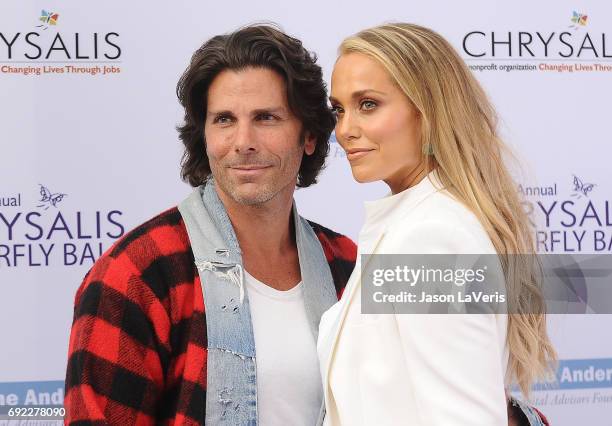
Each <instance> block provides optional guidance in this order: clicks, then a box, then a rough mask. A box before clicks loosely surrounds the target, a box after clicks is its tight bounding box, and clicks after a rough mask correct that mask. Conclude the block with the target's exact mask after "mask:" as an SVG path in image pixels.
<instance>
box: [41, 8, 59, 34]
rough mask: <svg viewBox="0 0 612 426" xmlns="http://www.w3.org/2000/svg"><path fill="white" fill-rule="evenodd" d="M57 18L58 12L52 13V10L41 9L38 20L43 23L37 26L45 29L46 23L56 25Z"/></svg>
mask: <svg viewBox="0 0 612 426" xmlns="http://www.w3.org/2000/svg"><path fill="white" fill-rule="evenodd" d="M58 18H59V14H57V13H54V12H47V11H46V10H44V9H43V10H42V12H41V13H40V18H38V20H39V21H41V22H43V24H41V25H37V26H36V27H37V28H40V27H44V28H43V30H46V29H47V28H49V27H48V25H57V20H58Z"/></svg>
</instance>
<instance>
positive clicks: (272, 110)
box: [251, 106, 287, 115]
mask: <svg viewBox="0 0 612 426" xmlns="http://www.w3.org/2000/svg"><path fill="white" fill-rule="evenodd" d="M284 112H287V109H286V108H285V107H282V106H275V107H270V108H257V109H255V110H253V111H251V115H259V114H281V113H284Z"/></svg>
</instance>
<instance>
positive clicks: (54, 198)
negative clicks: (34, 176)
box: [37, 183, 68, 210]
mask: <svg viewBox="0 0 612 426" xmlns="http://www.w3.org/2000/svg"><path fill="white" fill-rule="evenodd" d="M38 186H40V200H39V201H40V202H41V203H42V204H39V205H38V206H37V207H44V209H45V210H48V209H49V207H51V206H53V207H57V203H59V202H60V201H62V200H63V199H64V197H66V196H67V195H68V194H61V193H59V192H57V193H55V194H53V193H52V192H51V191H49V189H48V188H47V187H46V186H43V185H41V184H40V183H39V184H38Z"/></svg>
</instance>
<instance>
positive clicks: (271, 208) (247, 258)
mask: <svg viewBox="0 0 612 426" xmlns="http://www.w3.org/2000/svg"><path fill="white" fill-rule="evenodd" d="M294 191H295V187H288V188H286V189H285V190H284V191H281V192H280V193H278V194H277V195H276V196H275V197H274V198H273V199H271V200H270V201H268V202H266V203H263V204H259V205H256V206H248V205H244V204H239V203H237V202H236V201H235V200H234V199H232V198H231V197H229V196H227V195H226V194H224V193H223V191H218V194H219V198H221V201H222V202H223V204H224V206H225V209H226V211H227V215H228V216H229V219H230V221H231V223H232V225H233V227H234V231H235V233H236V238H237V239H238V244H239V245H240V249H241V251H242V261H243V264H244V268H245V269H246V270H247V271H248V272H249V273H250V274H251V275H252V276H254V277H255V278H256V279H258V280H259V281H261V282H263V283H265V284H266V285H268V286H270V287H272V288H275V289H277V290H281V291H283V290H289V289H291V288H293V287H294V286H295V285H296V284H297V283H299V282H300V281H301V274H300V263H299V259H298V252H297V247H296V244H295V238H294V235H295V230H294V229H293V227H292V226H291V223H290V220H291V208H292V206H293V192H294Z"/></svg>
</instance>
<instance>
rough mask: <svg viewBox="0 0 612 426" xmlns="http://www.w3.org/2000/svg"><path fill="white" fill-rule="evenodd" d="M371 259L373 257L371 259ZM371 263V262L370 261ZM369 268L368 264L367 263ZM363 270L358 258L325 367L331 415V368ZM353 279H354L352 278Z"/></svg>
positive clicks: (372, 250) (326, 393)
mask: <svg viewBox="0 0 612 426" xmlns="http://www.w3.org/2000/svg"><path fill="white" fill-rule="evenodd" d="M384 235H385V230H383V231H382V232H381V233H380V235H378V237H377V238H376V239H375V242H374V244H373V245H372V246H371V249H368V251H370V252H371V253H376V249H377V248H378V246H379V245H380V242H381V241H382V239H383V237H384ZM357 256H358V257H361V253H358V254H357ZM369 259H371V257H370V258H369ZM368 263H369V261H368ZM366 266H367V263H366ZM361 270H362V266H361V259H360V258H358V261H357V264H356V265H355V270H354V271H353V274H357V275H356V279H355V280H354V283H355V284H354V285H353V286H351V287H349V288H348V291H349V293H348V294H346V293H345V294H343V295H342V299H344V298H345V297H346V301H345V302H344V303H343V304H342V310H341V311H340V314H339V316H338V318H337V320H336V326H335V327H334V330H335V331H334V332H333V333H334V334H333V337H332V339H331V344H330V349H329V356H328V357H327V363H326V366H325V377H324V380H325V383H323V392H324V398H325V405H326V407H327V408H326V410H327V413H328V414H329V413H330V412H332V410H331V408H332V407H333V408H334V410H335V402H334V401H333V396H332V394H331V392H330V388H329V373H330V371H331V366H332V364H333V361H334V355H335V352H336V347H337V344H338V339H339V337H340V333H341V331H342V328H343V326H344V323H345V319H346V315H347V313H348V308H349V306H350V305H351V303H352V301H353V298H354V297H355V294H356V293H357V287H358V286H361ZM351 278H353V277H352V276H351ZM350 281H351V279H349V282H350Z"/></svg>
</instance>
